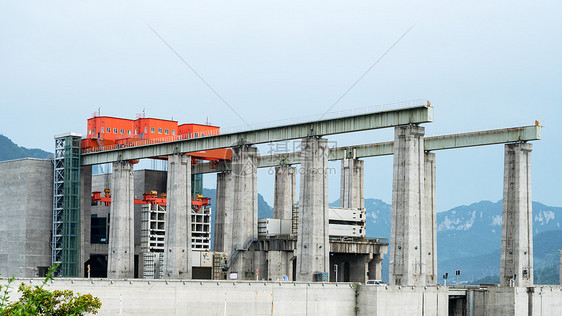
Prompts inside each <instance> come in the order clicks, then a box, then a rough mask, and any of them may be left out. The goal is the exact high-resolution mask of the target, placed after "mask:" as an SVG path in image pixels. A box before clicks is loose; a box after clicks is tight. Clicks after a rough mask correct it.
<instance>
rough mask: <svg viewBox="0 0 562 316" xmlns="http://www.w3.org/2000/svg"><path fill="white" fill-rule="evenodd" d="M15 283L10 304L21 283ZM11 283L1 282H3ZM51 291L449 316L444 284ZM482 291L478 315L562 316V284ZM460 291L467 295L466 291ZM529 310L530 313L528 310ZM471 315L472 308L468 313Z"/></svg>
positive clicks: (214, 284) (143, 305)
mask: <svg viewBox="0 0 562 316" xmlns="http://www.w3.org/2000/svg"><path fill="white" fill-rule="evenodd" d="M41 281H42V280H41V279H19V280H16V281H15V282H14V283H13V288H12V293H11V294H10V295H11V298H10V299H11V300H15V299H17V298H18V295H17V293H16V289H17V287H18V286H19V284H20V283H21V282H25V283H27V284H30V285H33V286H34V285H40V283H41ZM6 283H7V282H6V280H5V279H3V280H0V284H2V285H5V284H6ZM47 288H48V289H50V290H54V289H71V290H73V291H74V292H75V293H76V292H78V293H83V294H85V293H90V294H92V295H94V296H97V297H99V298H100V300H101V301H102V304H103V306H102V308H101V310H100V313H99V315H155V314H156V315H448V313H449V311H448V309H449V295H458V293H459V290H458V289H457V290H455V289H449V288H448V287H445V286H438V287H435V286H433V287H407V286H401V287H400V286H367V285H357V286H355V285H354V284H351V283H338V284H335V283H326V284H322V283H293V282H256V281H253V282H252V281H247V282H228V281H175V280H174V281H165V280H150V281H149V280H139V279H135V280H107V279H96V280H93V279H92V280H87V279H56V280H55V281H53V282H49V283H48V284H47ZM533 290H534V292H531V293H529V292H528V291H527V288H525V287H518V288H506V287H504V288H499V287H491V288H481V289H477V290H470V291H472V293H473V294H472V297H473V303H472V308H473V310H472V313H471V314H472V315H487V316H494V315H498V316H500V315H501V316H503V315H541V316H542V315H545V316H546V315H562V288H561V287H560V286H545V287H535V288H534V289H533ZM460 292H462V291H460ZM529 309H531V310H532V313H529ZM469 313H470V311H469Z"/></svg>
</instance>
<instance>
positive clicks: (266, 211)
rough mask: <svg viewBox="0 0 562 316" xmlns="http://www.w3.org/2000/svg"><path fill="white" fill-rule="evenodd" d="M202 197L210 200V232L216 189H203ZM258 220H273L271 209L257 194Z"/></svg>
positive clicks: (212, 242) (213, 215)
mask: <svg viewBox="0 0 562 316" xmlns="http://www.w3.org/2000/svg"><path fill="white" fill-rule="evenodd" d="M203 196H205V197H210V198H211V210H212V212H211V230H214V229H215V209H216V208H215V207H216V204H215V203H216V201H217V199H216V196H217V190H216V189H206V188H203ZM258 218H273V207H271V206H269V204H267V202H266V201H265V199H264V198H263V196H262V195H261V194H259V193H258ZM214 240H215V237H214V233H213V234H211V249H212V248H213V245H214Z"/></svg>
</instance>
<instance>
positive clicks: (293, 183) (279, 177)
mask: <svg viewBox="0 0 562 316" xmlns="http://www.w3.org/2000/svg"><path fill="white" fill-rule="evenodd" d="M296 169H297V168H295V167H291V166H279V167H275V200H274V202H273V218H278V219H291V218H292V216H293V215H292V214H293V205H294V204H295V203H296V202H297V201H296V196H297V177H296Z"/></svg>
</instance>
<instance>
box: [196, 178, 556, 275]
mask: <svg viewBox="0 0 562 316" xmlns="http://www.w3.org/2000/svg"><path fill="white" fill-rule="evenodd" d="M215 193H216V191H215V189H204V190H203V194H204V195H205V196H208V197H211V207H213V209H214V207H215V201H216V199H215ZM330 206H335V207H338V206H339V200H336V201H334V202H332V203H330ZM365 209H366V213H367V222H366V226H367V237H368V238H390V219H391V205H390V204H387V203H385V202H383V201H382V200H378V199H365ZM212 214H213V218H212V222H213V223H214V212H213V213H212ZM501 216H502V201H501V200H500V201H498V202H495V203H494V202H490V201H480V202H478V203H473V204H470V205H463V206H458V207H455V208H452V209H450V210H448V211H446V212H442V213H438V214H437V260H438V263H437V267H438V275H439V279H440V281H439V282H440V283H443V280H442V278H441V276H442V275H443V274H444V273H445V272H448V273H449V276H454V271H455V270H461V277H460V278H459V280H460V281H462V282H464V283H466V282H469V283H473V284H477V283H478V284H479V283H497V281H494V280H499V276H498V275H499V269H500V248H501V224H502V222H501ZM258 217H260V218H271V217H273V208H272V207H271V206H270V205H269V204H267V202H266V201H265V200H264V199H263V196H261V194H258ZM561 222H562V208H561V207H552V206H547V205H544V204H542V203H539V202H533V233H534V234H533V242H534V249H533V250H534V252H533V260H534V267H535V283H536V284H556V283H557V282H558V260H559V253H558V249H559V248H562V227H561ZM382 269H383V271H382V275H383V280H387V279H388V256H385V259H384V260H383V266H382ZM451 281H452V282H454V281H455V278H454V277H453V278H449V280H448V283H449V284H450V283H451ZM553 282H554V283H553Z"/></svg>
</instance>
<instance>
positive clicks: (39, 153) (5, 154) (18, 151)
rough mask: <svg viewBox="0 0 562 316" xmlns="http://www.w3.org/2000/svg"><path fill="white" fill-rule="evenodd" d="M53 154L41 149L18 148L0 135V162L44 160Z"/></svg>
mask: <svg viewBox="0 0 562 316" xmlns="http://www.w3.org/2000/svg"><path fill="white" fill-rule="evenodd" d="M52 156H53V154H52V153H49V152H46V151H44V150H41V149H35V148H32V149H28V148H25V147H20V146H18V145H16V144H14V142H12V140H11V139H9V138H8V137H6V136H4V135H1V134H0V161H5V160H13V159H20V158H40V159H46V158H49V157H52Z"/></svg>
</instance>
